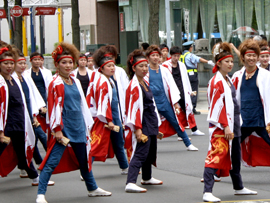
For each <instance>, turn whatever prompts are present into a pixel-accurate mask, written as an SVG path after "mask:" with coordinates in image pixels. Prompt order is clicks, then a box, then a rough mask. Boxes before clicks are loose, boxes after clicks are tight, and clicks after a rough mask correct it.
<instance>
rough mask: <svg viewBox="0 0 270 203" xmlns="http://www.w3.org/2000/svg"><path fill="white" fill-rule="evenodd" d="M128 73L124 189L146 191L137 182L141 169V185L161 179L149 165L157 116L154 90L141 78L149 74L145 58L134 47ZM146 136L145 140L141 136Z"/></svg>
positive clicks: (154, 151) (154, 147)
mask: <svg viewBox="0 0 270 203" xmlns="http://www.w3.org/2000/svg"><path fill="white" fill-rule="evenodd" d="M127 67H128V73H129V77H130V79H131V81H130V83H129V86H128V88H127V92H126V112H127V121H126V125H127V126H128V127H129V129H130V133H129V134H128V136H127V137H126V143H125V146H126V147H127V151H128V155H129V158H130V163H129V170H128V177H127V182H126V188H125V191H126V192H146V191H147V190H146V189H145V188H141V187H139V186H137V185H136V182H137V177H138V174H139V171H140V168H142V180H141V184H142V185H161V184H163V182H162V181H161V180H157V179H155V178H153V177H152V169H151V168H152V167H151V165H152V164H154V165H155V163H156V154H157V135H158V126H159V125H160V119H159V115H158V111H157V108H156V105H155V101H154V97H153V93H152V91H151V89H150V88H149V86H148V85H147V84H146V83H145V82H144V80H143V78H144V76H145V75H146V74H147V73H148V61H147V60H146V57H145V56H144V54H143V52H142V51H141V50H139V49H137V50H134V51H133V52H132V53H130V54H129V56H128V62H127ZM145 135H146V136H147V138H148V140H147V141H146V142H145V141H144V139H143V136H145Z"/></svg>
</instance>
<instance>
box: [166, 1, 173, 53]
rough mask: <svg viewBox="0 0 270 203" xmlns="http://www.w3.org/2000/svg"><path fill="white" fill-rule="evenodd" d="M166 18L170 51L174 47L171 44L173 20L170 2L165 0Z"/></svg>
mask: <svg viewBox="0 0 270 203" xmlns="http://www.w3.org/2000/svg"><path fill="white" fill-rule="evenodd" d="M165 18H166V31H167V46H168V47H169V49H170V48H171V46H172V42H171V19H170V0H165Z"/></svg>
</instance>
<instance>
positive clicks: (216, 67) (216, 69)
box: [212, 55, 233, 73]
mask: <svg viewBox="0 0 270 203" xmlns="http://www.w3.org/2000/svg"><path fill="white" fill-rule="evenodd" d="M230 57H232V58H233V55H227V56H224V57H222V58H221V59H219V60H218V61H217V62H220V61H222V60H224V59H226V58H230ZM217 71H218V66H217V63H216V65H215V66H214V68H213V69H212V73H215V72H217Z"/></svg>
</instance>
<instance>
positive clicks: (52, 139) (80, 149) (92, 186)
mask: <svg viewBox="0 0 270 203" xmlns="http://www.w3.org/2000/svg"><path fill="white" fill-rule="evenodd" d="M52 56H53V58H54V61H55V66H56V68H57V70H58V73H57V74H56V75H55V76H54V79H53V81H52V82H51V83H50V85H49V92H48V112H49V115H48V116H49V121H50V130H51V132H52V133H51V134H50V136H49V140H48V143H49V146H48V152H47V154H46V157H45V158H44V161H43V162H42V164H41V167H40V169H41V170H42V171H41V174H40V180H39V187H38V195H37V199H36V202H37V203H46V202H47V201H46V200H45V193H46V190H47V185H46V182H47V181H48V180H49V178H50V176H51V174H52V173H53V172H54V173H61V172H67V171H72V170H76V169H78V168H80V172H81V175H82V177H83V178H84V180H85V184H86V187H87V190H88V196H91V197H92V196H110V195H111V192H107V191H105V190H102V189H101V188H99V187H97V185H96V182H95V179H94V176H93V173H92V171H91V163H92V160H91V156H90V143H89V140H90V138H89V132H88V130H89V129H91V127H92V125H93V119H92V116H91V114H90V111H89V109H88V107H87V104H86V101H85V97H84V95H83V91H82V88H81V85H80V82H79V81H78V80H77V79H76V78H75V77H73V76H72V75H71V74H70V73H71V72H72V70H73V68H74V61H77V57H78V56H79V54H78V50H77V49H76V47H75V46H74V45H71V44H68V43H64V42H62V43H60V44H59V45H58V47H57V48H56V49H55V50H54V51H53V53H52ZM53 134H54V136H53ZM65 138H68V139H69V140H70V142H69V143H70V145H71V147H69V146H68V147H66V146H65V145H66V144H65V143H64V140H66V139H65ZM65 150H67V151H66V153H64V151H65ZM70 150H73V152H74V154H75V156H76V157H74V156H72V153H69V151H70ZM62 156H68V159H64V157H63V161H62V162H60V160H61V158H62ZM64 161H66V162H65V163H63V162H64ZM59 162H60V164H59ZM78 163H79V164H78ZM62 164H63V165H62Z"/></svg>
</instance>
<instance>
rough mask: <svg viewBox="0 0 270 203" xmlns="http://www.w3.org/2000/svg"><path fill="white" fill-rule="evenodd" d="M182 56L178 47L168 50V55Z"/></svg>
mask: <svg viewBox="0 0 270 203" xmlns="http://www.w3.org/2000/svg"><path fill="white" fill-rule="evenodd" d="M177 53H179V54H182V50H181V48H180V47H178V46H173V47H172V48H171V49H170V55H174V54H177Z"/></svg>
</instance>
